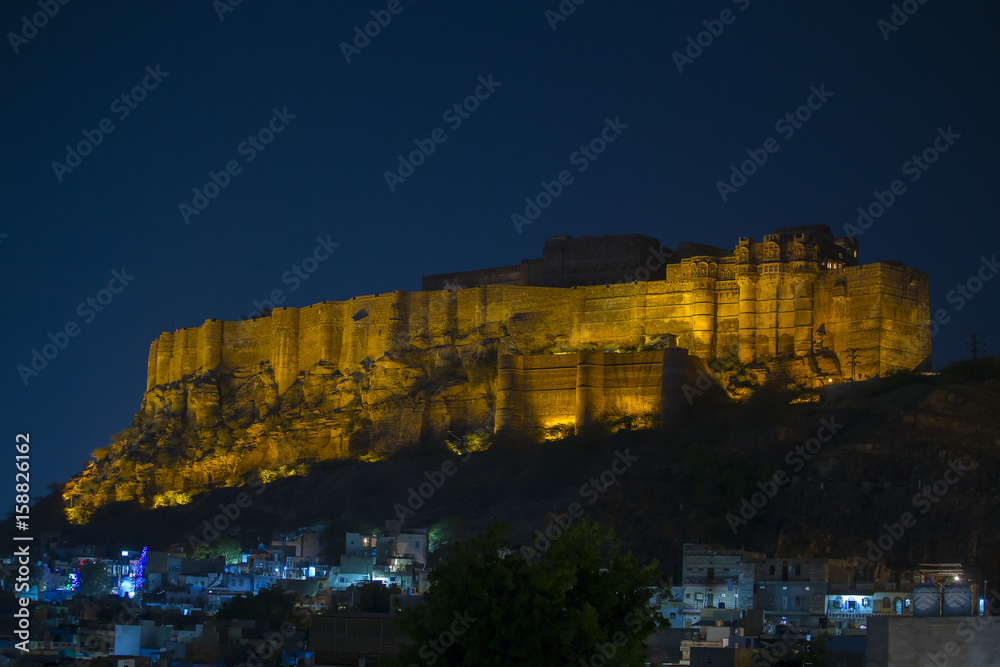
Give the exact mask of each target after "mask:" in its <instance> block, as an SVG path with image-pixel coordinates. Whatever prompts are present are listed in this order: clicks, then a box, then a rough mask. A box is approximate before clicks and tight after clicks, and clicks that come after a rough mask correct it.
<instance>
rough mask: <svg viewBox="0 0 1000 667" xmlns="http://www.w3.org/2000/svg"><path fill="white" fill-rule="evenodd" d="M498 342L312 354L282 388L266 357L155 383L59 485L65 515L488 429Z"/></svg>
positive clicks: (183, 497) (165, 499)
mask: <svg viewBox="0 0 1000 667" xmlns="http://www.w3.org/2000/svg"><path fill="white" fill-rule="evenodd" d="M498 346H499V342H498V341H497V340H496V339H482V338H477V339H475V340H468V341H460V342H459V343H458V344H449V345H439V346H434V347H427V348H418V347H414V346H413V345H410V344H405V345H400V346H395V347H393V348H392V349H390V350H388V351H387V352H386V353H385V354H384V355H382V356H381V357H380V358H378V359H375V360H372V359H369V358H365V359H363V360H362V361H361V363H360V364H359V365H358V366H357V368H356V369H355V370H353V371H351V370H350V369H342V368H338V367H337V366H336V365H334V364H331V363H327V362H323V361H320V362H318V363H316V364H315V365H313V366H312V367H311V368H309V369H308V370H305V371H302V372H300V373H299V374H298V376H297V378H296V381H295V383H294V384H293V385H292V386H291V387H289V388H288V389H287V390H285V391H284V392H282V393H279V391H278V385H277V383H276V381H275V373H274V369H273V368H272V367H271V364H270V363H268V362H262V363H259V364H256V365H255V366H252V367H244V368H236V369H226V368H218V369H215V370H202V371H201V372H198V373H193V374H191V375H187V376H185V377H183V378H182V379H181V380H178V381H174V382H170V383H169V384H163V385H157V386H155V387H153V388H151V389H150V390H149V391H147V392H146V394H145V396H144V397H143V400H142V404H141V406H140V408H139V412H138V414H137V415H136V417H135V419H134V421H133V423H132V426H131V427H130V428H127V429H125V430H124V431H122V432H121V433H119V434H118V435H116V436H114V437H113V441H112V443H111V445H109V446H107V447H103V448H101V449H98V450H95V451H94V452H93V457H94V459H95V460H94V461H92V462H91V463H90V465H89V466H88V467H87V468H86V469H85V470H84V471H82V472H81V473H79V474H78V475H76V476H74V477H73V478H72V479H71V480H70V481H69V482H68V483H67V485H66V488H65V490H64V493H63V498H64V501H65V503H66V508H67V510H66V511H67V515H68V517H69V519H70V520H71V521H73V522H75V523H80V522H84V521H86V520H87V518H88V517H89V516H90V515H91V514H92V513H93V511H94V510H96V509H97V508H99V507H101V506H103V505H106V504H107V503H110V502H114V501H127V500H139V501H141V503H142V504H143V505H145V506H149V507H159V506H164V505H175V504H183V503H185V502H187V501H189V500H190V498H191V496H192V495H193V494H196V493H197V492H200V491H204V490H207V489H211V488H215V487H220V486H235V485H240V484H243V483H246V482H247V481H249V480H251V479H261V480H263V481H265V482H266V481H270V480H271V479H274V478H275V477H282V476H288V475H293V474H304V473H305V472H307V471H308V467H309V465H310V464H312V463H315V462H318V461H327V460H331V459H343V458H355V459H362V460H367V461H371V460H378V459H380V458H382V457H384V456H385V455H386V454H387V453H389V452H391V451H392V450H394V449H395V448H397V447H399V446H401V445H404V444H409V443H415V442H418V441H421V440H428V439H434V438H438V439H443V438H446V437H448V436H449V433H458V434H463V433H465V432H467V431H471V430H474V429H476V428H485V429H488V430H492V420H493V414H494V408H495V401H496V363H497V351H498ZM345 370H346V371H347V372H345Z"/></svg>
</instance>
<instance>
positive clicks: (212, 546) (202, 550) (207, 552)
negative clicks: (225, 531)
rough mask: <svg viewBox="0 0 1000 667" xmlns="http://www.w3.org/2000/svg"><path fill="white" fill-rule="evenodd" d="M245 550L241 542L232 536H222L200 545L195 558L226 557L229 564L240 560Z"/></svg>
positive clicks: (194, 555)
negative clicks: (242, 548)
mask: <svg viewBox="0 0 1000 667" xmlns="http://www.w3.org/2000/svg"><path fill="white" fill-rule="evenodd" d="M242 555H243V551H242V550H241V549H240V543H239V542H237V541H236V540H234V539H232V538H231V537H220V538H218V539H217V540H215V541H214V542H206V543H203V544H200V545H198V548H197V549H195V552H194V554H193V556H192V557H193V558H225V559H226V564H227V565H233V564H235V563H239V562H240V558H241V557H242Z"/></svg>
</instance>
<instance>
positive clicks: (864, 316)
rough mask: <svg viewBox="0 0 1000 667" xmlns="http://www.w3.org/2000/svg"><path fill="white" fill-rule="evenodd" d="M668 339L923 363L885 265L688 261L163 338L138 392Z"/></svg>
mask: <svg viewBox="0 0 1000 667" xmlns="http://www.w3.org/2000/svg"><path fill="white" fill-rule="evenodd" d="M668 334H669V335H671V336H673V337H676V340H677V344H678V345H679V346H680V347H683V348H687V349H689V350H690V351H691V354H693V355H695V356H698V357H701V358H702V359H711V358H716V357H727V356H733V355H738V356H739V358H740V359H741V360H743V361H751V360H754V359H762V358H773V357H777V356H797V357H804V356H807V355H809V354H810V353H812V352H814V351H817V350H821V349H823V350H827V351H829V352H832V353H833V354H834V355H836V356H837V357H838V358H839V359H840V360H841V365H842V366H843V364H844V363H845V362H844V360H845V359H846V358H847V355H848V354H849V352H848V350H855V351H856V352H857V357H856V358H857V367H856V373H857V375H858V376H859V377H860V376H862V375H876V374H883V373H885V372H887V371H890V370H894V369H898V368H915V367H917V366H918V365H920V364H921V363H926V362H927V361H928V360H929V358H930V353H931V341H930V305H929V282H928V278H927V275H926V274H924V273H922V272H920V271H918V270H916V269H912V268H905V267H902V266H899V265H897V264H895V263H890V262H880V263H875V264H869V265H866V266H852V267H847V268H842V269H834V270H820V271H819V272H817V271H816V270H815V269H813V270H812V271H810V270H807V269H804V268H802V267H801V266H798V265H796V264H794V263H777V262H775V263H773V264H769V265H763V266H759V267H758V266H752V265H751V266H749V267H743V266H739V265H737V266H723V267H719V266H717V265H715V264H714V263H713V262H709V261H699V260H698V259H697V258H696V259H685V260H683V261H682V262H681V263H679V264H674V265H669V266H667V267H666V277H665V279H664V280H655V281H647V282H633V283H623V284H610V285H593V286H586V287H566V288H563V287H529V286H518V285H487V286H482V287H474V288H468V289H459V290H438V291H426V292H399V291H397V292H391V293H385V294H376V295H371V296H360V297H354V298H352V299H350V300H348V301H325V302H323V303H319V304H315V305H312V306H308V307H306V308H276V309H275V310H274V311H273V313H272V314H271V315H270V316H269V317H261V318H257V319H255V320H248V321H242V322H221V321H219V320H207V321H206V322H205V323H204V324H202V325H201V326H200V327H191V328H187V329H180V330H178V331H175V332H173V333H163V334H161V336H160V337H159V338H158V339H157V340H155V341H153V343H152V345H151V346H150V353H149V364H148V373H147V382H146V388H147V391H148V390H149V389H152V388H153V387H155V386H157V385H162V384H167V383H170V382H174V381H177V380H180V379H181V378H183V377H185V376H188V375H191V374H193V373H196V372H199V371H201V372H205V371H209V370H214V369H216V368H220V367H224V368H229V369H235V368H242V367H250V366H255V365H257V364H260V363H269V364H270V366H271V368H272V369H273V371H274V374H275V380H276V382H277V385H278V389H279V391H280V392H284V391H285V390H286V389H287V388H288V387H289V386H291V385H292V384H293V383H294V382H295V379H296V377H297V376H298V374H299V372H301V371H305V370H308V369H310V368H312V367H313V366H315V365H316V364H317V363H318V362H320V361H323V362H326V363H328V364H332V365H334V366H336V367H338V368H340V369H341V370H343V371H346V372H351V371H353V370H356V369H357V368H358V366H359V365H360V363H361V362H362V361H363V360H364V359H365V358H369V359H371V360H376V359H379V358H381V357H382V356H384V355H385V354H386V353H387V352H388V351H390V350H392V349H394V348H398V347H399V346H403V347H406V346H414V347H418V348H426V347H434V346H440V345H462V344H472V343H478V342H481V341H484V340H487V339H494V338H495V339H498V340H499V341H500V343H501V349H502V350H507V351H510V352H514V353H517V354H522V355H527V354H537V353H541V352H543V351H549V352H551V351H558V350H559V349H573V348H578V347H579V346H582V345H585V344H596V345H598V346H600V347H609V348H615V347H633V348H634V347H635V346H637V345H640V344H642V343H648V342H649V341H650V340H651V339H654V338H657V337H661V336H665V335H668Z"/></svg>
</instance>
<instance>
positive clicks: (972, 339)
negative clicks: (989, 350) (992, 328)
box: [966, 333, 986, 361]
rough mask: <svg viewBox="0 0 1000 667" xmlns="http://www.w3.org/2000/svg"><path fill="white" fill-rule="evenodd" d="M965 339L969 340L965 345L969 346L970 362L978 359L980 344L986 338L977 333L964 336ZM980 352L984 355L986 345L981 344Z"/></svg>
mask: <svg viewBox="0 0 1000 667" xmlns="http://www.w3.org/2000/svg"><path fill="white" fill-rule="evenodd" d="M966 337H968V339H969V342H968V343H967V345H968V346H969V352H971V353H972V360H973V361H975V360H976V359H978V358H979V352H980V343H981V341H982V340H983V339H985V338H986V336H984V335H983V334H978V333H970V334H966ZM982 351H983V352H984V353H985V352H986V343H982Z"/></svg>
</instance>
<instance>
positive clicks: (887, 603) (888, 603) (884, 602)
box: [882, 596, 892, 611]
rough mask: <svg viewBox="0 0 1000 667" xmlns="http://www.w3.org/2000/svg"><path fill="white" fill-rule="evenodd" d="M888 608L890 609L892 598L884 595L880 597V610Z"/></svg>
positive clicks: (887, 609)
mask: <svg viewBox="0 0 1000 667" xmlns="http://www.w3.org/2000/svg"><path fill="white" fill-rule="evenodd" d="M890 609H892V600H890V599H889V596H886V597H884V598H882V611H889V610H890Z"/></svg>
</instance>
